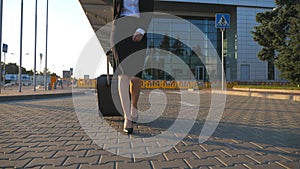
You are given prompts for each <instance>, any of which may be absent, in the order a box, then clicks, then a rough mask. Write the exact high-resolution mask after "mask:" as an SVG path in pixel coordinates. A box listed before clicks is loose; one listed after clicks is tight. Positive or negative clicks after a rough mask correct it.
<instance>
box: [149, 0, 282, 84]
mask: <svg viewBox="0 0 300 169" xmlns="http://www.w3.org/2000/svg"><path fill="white" fill-rule="evenodd" d="M274 7H275V4H274V0H222V1H220V0H185V1H183V0H158V1H156V5H155V12H163V13H169V14H173V15H176V16H179V17H181V18H183V19H185V20H187V21H189V23H191V24H192V25H194V26H196V27H197V28H199V29H200V30H201V31H202V32H203V33H204V34H205V35H206V36H207V38H208V39H209V40H210V43H211V44H212V45H211V46H213V47H214V48H215V50H216V51H217V52H218V54H219V56H221V51H222V49H221V32H220V30H219V29H216V28H215V14H216V13H228V14H230V20H231V23H230V28H229V29H227V30H226V32H225V40H224V46H225V48H224V50H225V51H224V58H225V63H224V70H225V74H226V80H227V81H250V82H260V81H264V82H265V81H284V80H283V79H280V78H279V72H278V71H277V70H276V69H275V68H274V66H272V63H270V62H269V63H268V62H263V61H260V60H259V59H258V57H257V53H258V52H259V50H260V49H261V47H260V46H259V45H258V44H257V43H256V42H255V41H254V40H253V35H252V33H251V32H252V31H254V26H256V25H257V23H256V19H255V17H256V14H257V13H259V12H264V11H267V10H272V9H273V8H274ZM149 29H153V30H155V29H160V31H163V32H165V34H150V35H149V36H148V37H149V38H148V42H149V43H148V44H149V47H155V48H160V49H164V50H167V51H169V52H172V54H175V55H177V56H178V57H180V58H181V59H182V60H183V61H184V62H185V63H186V64H187V65H188V66H189V67H190V70H191V71H192V73H193V74H194V75H195V78H196V79H197V80H203V81H206V80H209V77H208V76H207V71H206V66H205V64H206V63H204V62H206V60H207V59H206V58H205V57H207V56H209V54H207V52H209V51H210V50H211V49H207V48H206V46H205V45H201V46H200V47H199V46H187V45H186V44H184V43H182V42H181V41H182V40H185V41H190V42H193V41H199V37H198V36H195V35H194V32H191V30H189V29H188V28H187V26H186V25H185V26H183V25H180V23H176V21H174V20H172V19H168V18H154V19H153V21H152V24H151V26H150V28H149ZM174 31H177V32H181V33H180V35H181V36H179V37H176V38H172V37H168V34H170V33H172V32H174ZM201 44H203V43H201ZM211 46H210V47H211ZM195 50H198V51H199V50H200V51H201V54H203V58H204V59H199V57H198V56H196V55H195V53H194V51H195ZM150 55H151V57H156V59H154V62H156V63H153V61H151V63H149V62H146V64H160V65H161V66H164V67H172V70H171V71H172V73H173V74H176V76H178V77H179V78H180V79H188V78H189V77H188V76H186V72H184V71H182V70H181V68H180V67H177V66H176V63H173V62H172V60H170V59H167V58H166V57H164V55H162V54H159V52H156V51H152V53H150ZM200 58H202V57H200ZM171 65H172V66H171ZM144 75H145V76H144V77H145V78H146V79H172V77H170V76H169V75H168V74H167V73H166V72H163V71H161V70H146V71H145V73H144ZM178 77H177V78H178Z"/></svg>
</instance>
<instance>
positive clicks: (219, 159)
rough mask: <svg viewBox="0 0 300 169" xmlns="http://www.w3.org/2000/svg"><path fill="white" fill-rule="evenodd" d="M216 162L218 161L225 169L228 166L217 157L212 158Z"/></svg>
mask: <svg viewBox="0 0 300 169" xmlns="http://www.w3.org/2000/svg"><path fill="white" fill-rule="evenodd" d="M214 158H215V159H216V160H217V161H219V162H220V163H221V164H222V165H224V166H225V167H228V164H226V163H225V162H224V161H222V160H221V159H220V158H218V157H214Z"/></svg>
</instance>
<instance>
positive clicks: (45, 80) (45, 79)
mask: <svg viewBox="0 0 300 169" xmlns="http://www.w3.org/2000/svg"><path fill="white" fill-rule="evenodd" d="M48 8H49V1H48V0H47V11H46V52H45V75H44V85H45V90H47V57H48V13H49V11H48Z"/></svg>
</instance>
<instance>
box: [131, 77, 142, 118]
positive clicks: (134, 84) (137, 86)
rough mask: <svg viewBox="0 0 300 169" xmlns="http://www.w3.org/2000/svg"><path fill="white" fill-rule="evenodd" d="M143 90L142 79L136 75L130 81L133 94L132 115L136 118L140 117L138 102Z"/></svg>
mask: <svg viewBox="0 0 300 169" xmlns="http://www.w3.org/2000/svg"><path fill="white" fill-rule="evenodd" d="M140 91H141V79H140V78H139V77H134V78H132V80H131V81H130V94H131V116H132V117H133V119H135V120H136V118H137V117H138V110H137V103H138V100H139V96H140Z"/></svg>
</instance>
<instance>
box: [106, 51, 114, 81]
mask: <svg viewBox="0 0 300 169" xmlns="http://www.w3.org/2000/svg"><path fill="white" fill-rule="evenodd" d="M112 54H113V53H112V51H111V50H109V51H107V52H106V73H107V74H106V75H107V76H106V78H107V80H106V83H107V85H108V86H109V85H110V79H109V78H110V77H109V57H110V56H111V55H112Z"/></svg>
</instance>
